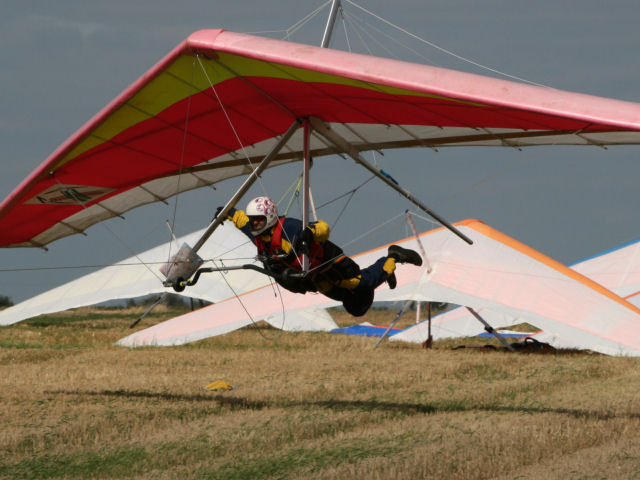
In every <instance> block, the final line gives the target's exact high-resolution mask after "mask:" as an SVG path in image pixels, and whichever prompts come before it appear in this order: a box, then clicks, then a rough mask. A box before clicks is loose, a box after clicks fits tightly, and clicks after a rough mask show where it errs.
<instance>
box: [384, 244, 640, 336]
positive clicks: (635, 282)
mask: <svg viewBox="0 0 640 480" xmlns="http://www.w3.org/2000/svg"><path fill="white" fill-rule="evenodd" d="M571 269H572V270H574V271H576V272H578V273H580V274H582V275H584V276H585V277H588V278H589V279H591V280H593V281H595V282H597V283H599V284H600V285H602V286H604V287H606V288H608V289H609V290H611V291H612V292H613V293H615V294H616V295H618V296H620V297H622V298H624V299H625V300H627V301H628V302H629V303H631V304H633V305H636V306H640V240H635V241H633V242H629V243H626V244H624V245H621V246H619V247H616V248H613V249H610V250H607V251H605V252H602V253H600V254H598V255H595V256H593V257H590V258H587V259H585V260H582V261H580V262H578V263H575V264H573V265H571ZM478 313H479V314H480V315H481V316H482V318H484V319H485V320H486V321H487V322H488V323H489V324H491V325H492V326H493V327H496V328H497V327H505V326H510V325H516V324H518V323H522V322H528V321H529V320H527V319H526V318H523V317H514V316H511V315H509V314H506V313H505V312H503V311H498V310H490V309H486V308H485V309H481V310H479V312H478ZM535 325H536V326H538V325H537V324H535ZM483 331H484V327H483V326H482V325H481V324H480V323H479V322H478V321H477V320H476V319H475V318H473V316H472V315H471V314H470V313H469V312H468V311H467V310H466V309H465V308H454V309H451V310H448V311H446V312H444V313H442V314H440V315H437V316H435V317H434V318H433V319H432V323H431V333H432V336H433V339H434V340H438V339H443V338H458V337H469V336H474V335H477V334H479V333H482V332H483ZM427 336H428V327H427V324H426V321H424V322H420V323H418V324H416V325H414V326H412V327H410V328H407V329H405V330H404V331H403V332H401V333H399V334H398V335H396V336H394V338H393V340H394V341H397V340H400V341H406V342H412V343H422V342H424V341H425V340H426V339H427ZM534 338H536V339H537V340H540V341H544V342H546V343H550V344H552V345H553V346H554V347H557V348H578V349H584V348H588V347H585V346H584V345H583V344H582V343H581V341H580V338H579V337H577V338H576V337H574V336H573V335H571V336H569V337H562V336H560V335H558V334H557V332H556V330H555V328H553V327H549V330H547V331H545V332H542V333H539V334H536V335H535V337H534Z"/></svg>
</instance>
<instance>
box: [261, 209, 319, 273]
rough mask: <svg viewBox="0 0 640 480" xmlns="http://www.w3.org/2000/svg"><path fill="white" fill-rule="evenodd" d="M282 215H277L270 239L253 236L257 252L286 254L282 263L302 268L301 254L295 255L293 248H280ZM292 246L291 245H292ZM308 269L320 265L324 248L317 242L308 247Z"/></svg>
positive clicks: (266, 254) (267, 254)
mask: <svg viewBox="0 0 640 480" xmlns="http://www.w3.org/2000/svg"><path fill="white" fill-rule="evenodd" d="M283 222H284V217H279V218H278V221H277V222H276V224H275V225H274V227H273V231H272V232H271V241H269V242H265V241H263V240H262V238H260V236H257V237H255V238H254V240H255V243H256V246H257V247H258V253H259V254H260V255H264V256H272V255H282V254H286V255H288V256H287V258H285V259H282V260H281V261H282V263H285V264H286V265H289V266H290V267H292V268H294V269H296V270H302V254H300V255H298V256H297V257H296V255H295V253H294V252H293V250H292V251H291V252H285V251H284V250H283V249H282V230H283ZM292 247H293V245H292ZM308 256H309V269H311V270H313V269H315V268H317V267H318V266H320V265H322V261H323V257H324V248H323V246H322V245H321V244H320V243H319V242H313V243H312V244H311V245H310V247H309V255H308Z"/></svg>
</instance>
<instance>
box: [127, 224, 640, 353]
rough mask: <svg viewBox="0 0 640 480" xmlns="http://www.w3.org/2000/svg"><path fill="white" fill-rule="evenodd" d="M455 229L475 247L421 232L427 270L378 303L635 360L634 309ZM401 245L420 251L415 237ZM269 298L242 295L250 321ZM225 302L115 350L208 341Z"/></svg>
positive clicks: (531, 258)
mask: <svg viewBox="0 0 640 480" xmlns="http://www.w3.org/2000/svg"><path fill="white" fill-rule="evenodd" d="M456 226H457V228H459V229H460V230H461V231H462V232H464V233H465V234H466V235H468V236H469V237H470V238H471V239H472V240H473V242H474V244H473V246H470V245H467V244H466V243H464V242H460V241H459V240H458V239H456V238H455V237H453V236H452V235H450V234H449V233H448V232H447V231H446V230H444V229H438V230H433V231H430V232H425V233H422V234H421V235H420V236H419V239H420V242H421V243H422V245H423V247H424V250H425V251H426V252H427V256H428V257H429V259H428V260H429V261H428V262H427V263H428V264H429V265H430V267H431V270H430V271H428V269H427V267H426V266H424V267H422V268H418V267H415V266H413V265H408V264H404V265H398V270H397V274H396V275H397V279H398V285H397V287H396V288H395V289H394V290H390V289H388V288H387V287H386V286H381V287H379V288H378V290H377V291H376V300H378V301H399V300H408V299H412V300H419V301H438V302H448V303H454V304H458V305H465V306H469V307H471V308H473V309H474V310H476V311H480V310H481V309H487V310H491V311H495V312H499V313H500V314H501V315H504V316H508V317H519V318H522V319H523V321H527V322H529V323H531V324H533V325H536V326H538V327H540V328H543V329H544V330H545V331H554V332H557V333H558V334H560V335H561V336H564V337H567V338H573V339H576V341H577V342H579V343H580V345H581V348H587V349H590V350H594V351H598V352H601V353H606V354H610V355H634V356H639V355H640V309H638V307H636V306H634V305H632V304H630V303H628V302H627V301H625V300H624V299H622V298H620V297H618V296H617V295H615V294H614V293H612V292H610V291H609V290H607V289H606V288H604V287H603V286H601V285H599V284H597V283H596V282H594V281H593V280H590V279H588V278H586V277H584V276H583V275H581V274H580V273H578V272H576V271H574V270H571V269H569V268H568V267H566V266H564V265H562V264H560V263H558V262H556V261H554V260H552V259H551V258H549V257H547V256H545V255H543V254H542V253H540V252H538V251H536V250H534V249H532V248H530V247H528V246H526V245H524V244H522V243H520V242H518V241H517V240H514V239H513V238H510V237H508V236H507V235H504V234H502V233H501V232H499V231H497V230H495V229H493V228H491V227H489V226H488V225H486V224H484V223H482V222H479V221H477V220H466V221H463V222H459V223H457V224H456ZM398 245H401V246H403V247H405V248H412V249H417V248H419V247H418V242H417V240H416V239H415V238H410V239H406V240H403V241H401V242H398ZM386 249H387V246H383V247H380V248H377V249H375V250H372V251H370V252H366V253H364V254H361V255H357V256H354V259H355V260H356V261H357V262H358V263H359V264H362V265H367V264H370V263H373V262H374V261H375V260H376V259H377V258H379V257H380V256H383V255H386ZM425 265H426V263H425ZM269 295H270V292H268V291H267V290H266V289H264V288H263V289H259V290H257V291H255V292H249V293H247V294H245V295H244V296H243V299H244V303H245V304H247V305H252V306H253V307H254V309H253V310H252V312H251V314H252V315H253V317H254V318H261V316H263V315H270V314H272V313H273V312H275V311H277V310H278V308H279V306H278V305H277V304H276V300H274V299H272V298H270V297H269ZM283 300H284V301H285V303H286V305H287V306H288V308H289V307H290V311H301V310H304V309H305V308H327V307H330V306H334V305H335V302H333V301H330V300H328V299H326V298H325V297H323V296H321V295H312V294H306V295H296V294H292V293H289V292H286V293H285V294H284V295H283ZM225 303H229V302H223V303H220V304H216V305H211V306H209V307H206V308H204V309H202V310H201V311H200V312H201V313H198V314H197V315H196V316H194V314H187V315H184V316H182V317H178V318H175V319H172V320H168V321H167V322H164V323H162V324H159V325H156V326H154V327H151V328H150V329H146V330H142V331H139V332H136V333H134V334H133V335H130V336H129V337H127V338H126V339H123V340H121V341H120V342H119V344H120V345H126V346H140V345H150V344H153V345H173V344H176V343H184V342H186V341H194V340H199V339H202V338H206V335H207V334H206V331H207V329H208V328H209V327H208V325H209V324H208V322H213V321H215V319H216V318H220V317H221V316H223V315H226V314H227V313H229V312H228V311H227V309H228V308H230V307H228V306H226V305H224V304H225ZM233 308H235V310H234V311H233V313H234V315H237V316H238V317H234V318H242V317H243V315H245V316H246V314H243V313H242V312H240V311H239V309H238V308H237V307H233ZM205 312H206V313H205ZM206 316H208V318H209V319H210V320H206V318H207V317H206ZM192 319H193V320H192ZM245 321H246V319H245ZM474 322H476V323H477V324H478V325H480V323H478V322H477V321H476V320H474ZM189 335H193V336H192V337H191V338H193V340H189V338H190V337H189ZM396 337H397V335H396V336H394V338H396Z"/></svg>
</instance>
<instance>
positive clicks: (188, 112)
mask: <svg viewBox="0 0 640 480" xmlns="http://www.w3.org/2000/svg"><path fill="white" fill-rule="evenodd" d="M195 63H196V59H195V58H194V59H193V61H192V62H191V82H190V83H189V89H190V91H189V94H188V97H189V98H188V100H187V108H186V112H185V119H184V129H183V131H182V145H181V148H180V163H179V165H178V175H177V178H176V198H175V202H174V206H173V215H172V218H171V225H170V229H169V230H170V231H171V236H170V238H169V250H168V257H167V263H168V262H170V261H171V246H172V245H173V244H172V243H171V239H172V237H173V238H174V239H175V236H174V235H173V232H174V231H175V227H176V219H177V214H178V199H179V197H180V181H181V179H182V168H183V166H184V154H185V151H186V145H187V132H188V131H189V118H190V117H191V99H192V98H193V93H194V92H195V86H194V83H195V67H196V64H195ZM177 248H180V247H179V246H177Z"/></svg>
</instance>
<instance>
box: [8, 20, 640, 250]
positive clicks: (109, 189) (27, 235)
mask: <svg viewBox="0 0 640 480" xmlns="http://www.w3.org/2000/svg"><path fill="white" fill-rule="evenodd" d="M307 118H313V120H315V121H317V122H316V123H315V125H316V126H317V125H324V126H325V127H327V126H328V128H329V129H330V131H331V132H333V133H334V134H338V135H339V136H341V137H342V138H343V139H344V140H346V142H348V143H349V144H350V148H351V149H352V151H353V152H359V151H365V150H372V149H388V148H405V147H446V146H457V145H461V146H508V147H522V146H530V145H563V144H575V145H599V146H603V145H613V144H637V143H640V105H639V104H636V103H630V102H622V101H617V100H610V99H604V98H598V97H593V96H588V95H581V94H577V93H570V92H563V91H559V90H554V89H550V88H544V87H538V86H532V85H525V84H519V83H515V82H510V81H505V80H498V79H493V78H488V77H483V76H479V75H472V74H467V73H461V72H456V71H452V70H446V69H442V68H436V67H429V66H423V65H418V64H412V63H407V62H400V61H396V60H389V59H383V58H376V57H371V56H366V55H358V54H353V53H347V52H341V51H336V50H330V49H323V48H318V47H313V46H308V45H300V44H295V43H289V42H284V41H278V40H272V39H266V38H260V37H255V36H251V35H244V34H237V33H232V32H228V31H224V30H202V31H198V32H195V33H193V34H192V35H190V36H189V37H188V38H187V39H186V40H185V41H183V42H182V43H181V44H180V45H178V46H177V47H176V48H175V49H174V50H173V51H172V52H171V53H169V54H168V55H167V56H166V57H165V58H164V59H162V60H161V61H160V62H159V63H158V64H157V65H155V66H154V67H153V68H151V69H150V70H149V71H148V72H147V73H145V74H144V75H143V76H142V77H141V78H140V79H139V80H137V81H136V82H135V83H133V84H132V85H131V86H130V87H129V88H128V89H126V90H125V91H124V92H123V93H122V94H121V95H120V96H118V97H117V98H116V99H114V100H113V101H112V102H111V103H110V104H109V105H107V106H106V107H105V108H104V109H103V110H102V111H101V112H99V113H98V114H97V115H96V116H95V117H94V118H93V119H91V120H90V121H89V122H88V123H87V124H86V125H85V126H83V127H82V128H81V129H80V130H78V131H77V132H76V133H75V134H74V135H73V136H71V137H70V138H69V139H68V140H67V141H65V142H64V143H63V144H62V145H61V146H60V147H59V148H58V149H57V150H55V151H54V152H53V153H52V154H51V156H50V157H49V158H47V159H46V160H45V161H44V163H42V165H40V166H39V167H38V168H37V169H36V170H35V171H34V172H33V173H32V174H31V175H30V176H29V177H28V178H26V179H25V180H24V181H23V182H22V183H21V184H20V185H19V186H18V187H17V188H16V189H15V190H14V191H13V192H12V193H11V194H10V195H9V197H7V198H6V199H5V200H4V201H3V203H2V204H1V205H0V246H2V247H42V246H44V245H47V244H48V243H50V242H52V241H54V240H56V239H59V238H62V237H65V236H68V235H73V234H76V233H80V232H83V231H84V230H86V229H87V228H88V227H90V226H91V225H93V224H95V223H97V222H100V221H103V220H105V219H107V218H111V217H113V216H116V215H121V214H123V213H124V212H126V211H128V210H130V209H132V208H135V207H137V206H140V205H144V204H147V203H151V202H156V201H159V200H163V199H166V198H168V197H171V196H173V195H176V194H177V193H179V192H181V191H187V190H191V189H194V188H198V187H201V186H205V185H211V184H215V183H217V182H220V181H222V180H224V179H228V178H230V177H235V176H240V175H246V174H247V173H248V172H250V171H251V169H252V167H251V165H250V164H249V162H248V159H249V158H250V159H251V161H252V162H255V161H256V160H259V159H262V158H263V156H264V155H265V154H266V153H267V152H269V151H270V150H271V149H272V148H273V147H274V145H276V144H277V143H278V141H279V139H280V138H281V136H282V135H283V133H285V132H286V131H288V130H289V129H290V127H292V126H294V125H296V123H295V122H302V121H304V120H305V119H307ZM318 131H319V130H318V129H317V128H316V130H315V131H314V133H313V134H312V137H311V141H310V150H311V154H312V155H313V157H314V158H316V159H317V158H318V157H321V156H322V155H327V154H333V153H336V151H337V148H336V147H335V146H334V145H333V144H332V143H331V142H328V141H327V139H326V138H325V136H322V135H320V134H318ZM325 132H326V130H325ZM303 144H304V141H303V134H302V132H301V129H298V130H297V131H296V133H295V134H294V135H293V137H291V139H290V140H289V142H288V143H287V145H286V147H285V148H284V149H283V150H281V151H280V152H279V154H278V155H277V157H276V158H275V160H274V161H273V163H271V166H276V165H281V164H283V163H286V162H291V161H296V160H299V159H300V158H301V152H302V150H303Z"/></svg>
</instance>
